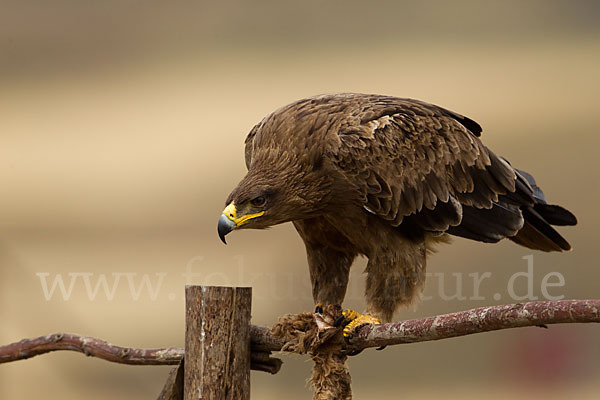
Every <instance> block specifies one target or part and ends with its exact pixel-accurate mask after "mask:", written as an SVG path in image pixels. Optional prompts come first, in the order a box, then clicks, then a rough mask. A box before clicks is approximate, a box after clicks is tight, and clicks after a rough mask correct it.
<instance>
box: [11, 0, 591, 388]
mask: <svg viewBox="0 0 600 400" xmlns="http://www.w3.org/2000/svg"><path fill="white" fill-rule="evenodd" d="M599 18H600V6H599V4H598V2H595V1H577V2H567V1H541V0H540V1H527V2H521V1H504V2H480V1H458V2H442V1H439V2H436V1H422V2H404V1H403V2H376V1H375V2H368V3H367V2H358V1H353V2H350V1H344V2H342V1H327V2H326V1H303V2H295V3H282V2H264V1H255V2H231V1H223V2H198V1H196V2H191V1H175V2H159V1H144V2H141V1H123V0H119V1H116V0H107V1H102V2H88V1H85V2H82V1H74V0H56V1H52V2H47V1H41V0H32V1H27V2H23V1H16V0H15V1H7V0H4V1H2V2H1V3H0V191H1V192H0V321H1V322H0V343H2V344H6V343H10V342H14V341H18V340H20V339H21V338H24V337H33V336H38V335H42V334H47V333H51V332H61V331H62V332H73V333H80V334H84V335H90V336H96V337H100V338H102V339H105V340H107V341H109V342H112V343H115V344H120V345H123V346H138V347H163V346H182V345H183V338H184V332H185V330H184V301H183V290H184V284H185V283H186V282H187V283H194V284H219V285H242V286H252V287H253V290H254V299H253V322H254V323H255V324H262V325H271V324H273V323H275V321H276V320H277V317H278V316H280V315H282V314H284V313H289V312H301V311H306V310H311V309H312V307H313V304H312V299H311V297H310V285H309V280H308V269H307V266H306V259H305V253H304V247H303V245H302V242H301V241H300V239H299V238H298V237H297V234H296V233H295V231H294V229H293V227H292V226H291V225H290V224H286V225H283V226H278V227H275V228H273V229H270V230H267V231H245V232H238V233H234V234H232V235H230V236H228V239H229V245H228V246H227V247H225V246H224V245H223V244H222V243H221V242H220V241H219V239H218V237H217V234H216V223H217V218H218V216H219V215H220V213H221V210H222V209H223V206H224V201H225V198H226V196H227V195H228V193H229V191H230V190H231V189H233V188H234V187H235V186H236V185H237V182H238V180H239V179H241V178H242V176H243V175H244V173H245V167H244V161H243V142H244V138H245V135H246V134H247V132H248V131H249V130H250V129H251V128H252V126H253V125H254V124H255V123H257V122H258V121H260V120H261V119H262V118H263V116H265V115H266V114H268V113H270V112H271V111H273V110H274V109H276V108H278V107H280V106H282V105H284V104H286V103H289V102H291V101H294V100H296V99H299V98H303V97H307V96H312V95H315V94H320V93H328V92H345V91H352V92H366V93H381V94H390V95H396V96H400V97H412V98H418V99H421V100H425V101H429V102H432V103H436V104H439V105H442V106H444V107H447V108H450V109H452V110H455V111H458V112H460V113H463V114H466V115H468V116H469V117H471V118H473V119H475V120H476V121H478V122H479V123H480V124H481V125H482V126H483V127H484V132H483V140H484V142H485V143H486V144H487V145H488V146H489V147H491V148H492V149H493V150H494V151H495V152H497V153H499V154H501V155H504V156H505V157H507V158H508V159H509V160H510V161H511V162H512V163H513V164H514V165H516V166H518V167H519V168H522V169H524V170H526V171H529V172H531V173H533V174H534V175H535V177H536V179H537V180H538V182H539V183H540V185H541V186H542V187H543V189H544V190H545V192H546V194H547V197H548V198H549V199H550V200H551V201H552V202H556V203H559V204H562V205H564V206H567V207H568V208H569V209H571V210H572V211H573V212H574V213H575V214H576V215H577V216H578V218H579V221H580V224H579V225H578V226H577V227H575V228H566V229H561V233H563V234H564V235H565V236H566V237H567V238H568V239H569V241H570V242H571V243H572V245H573V247H574V251H572V252H569V253H563V254H556V253H553V254H543V253H540V252H536V253H535V254H534V256H533V269H532V271H533V273H532V274H531V275H530V278H531V293H529V294H530V295H531V297H538V298H540V299H543V298H544V296H546V297H547V296H548V295H551V296H556V297H559V296H564V297H565V298H594V297H595V298H599V297H600V291H599V285H598V281H597V280H598V279H600V270H599V269H598V267H599V265H598V260H597V258H596V255H595V250H596V248H595V246H596V245H597V243H596V237H597V230H596V228H595V227H597V226H598V224H600V218H599V213H598V211H597V210H596V207H597V205H596V203H597V198H598V195H600V193H599V192H600V189H599V188H598V185H597V184H598V180H599V178H600V176H599V168H598V166H597V161H598V156H597V151H598V150H597V149H598V146H599V145H600V135H598V131H597V130H598V126H600V124H599V122H600V121H599V113H598V104H599V103H598V102H599V100H600V99H599V94H600V77H599V76H598V71H600V25H599V24H598V20H599ZM531 254H532V252H531V251H529V250H527V249H525V248H521V247H518V246H516V245H514V244H512V243H510V242H506V243H505V242H502V243H500V244H498V245H485V244H481V243H475V242H470V241H467V240H463V239H458V238H457V239H455V240H454V243H453V245H451V246H444V247H442V248H440V251H439V252H438V253H437V254H435V255H433V256H432V257H431V258H430V261H429V264H428V269H429V271H430V272H431V274H432V276H431V277H430V279H429V283H428V286H427V289H426V292H425V295H426V297H425V300H424V301H423V302H422V303H421V304H420V305H419V306H418V307H417V308H416V309H409V310H403V311H402V312H401V313H400V314H399V315H398V318H416V317H420V316H428V315H435V314H439V313H446V312H452V311H459V310H463V309H467V308H471V307H478V306H484V305H491V304H504V303H512V302H515V299H514V295H515V294H517V295H520V296H524V295H525V294H527V292H528V290H529V283H530V282H528V280H527V278H525V277H523V276H521V277H520V278H516V279H514V280H513V281H512V282H513V283H514V285H513V286H514V287H513V288H512V289H513V291H512V292H511V291H510V289H511V288H510V284H509V283H510V282H511V277H513V276H514V275H515V274H517V273H519V272H524V271H527V268H528V261H527V259H523V257H526V256H528V255H531ZM364 266H365V260H359V261H358V262H357V263H356V264H355V266H354V268H353V272H352V277H351V279H352V282H351V285H350V288H349V292H348V295H347V302H346V305H347V306H351V307H354V308H357V309H362V308H363V307H364V301H363V298H362V291H363V288H364V282H363V280H364V276H363V274H362V271H363V269H364ZM473 273H477V274H478V275H469V274H473ZM486 273H489V275H486V276H487V277H486V278H485V279H484V280H482V283H481V285H480V288H479V290H478V291H475V288H474V286H473V282H474V279H479V278H481V277H482V276H483V275H484V274H486ZM550 273H555V274H554V275H552V276H551V277H550V278H547V282H552V283H560V277H559V276H558V275H557V273H558V274H561V276H562V277H563V278H564V284H563V285H562V286H555V287H550V288H549V289H548V290H547V291H546V292H545V293H544V291H543V290H542V283H543V280H544V279H545V277H546V276H547V274H550ZM482 279H483V278H482ZM61 284H62V286H61ZM511 293H512V298H511ZM598 329H599V328H598V327H597V326H592V325H588V326H584V325H579V326H576V325H570V326H551V327H550V329H547V330H543V329H538V328H526V329H519V330H508V331H502V332H495V333H488V334H481V335H476V336H469V337H464V338H457V339H451V340H444V341H439V342H429V343H421V344H415V345H405V346H394V347H389V348H387V349H386V350H385V351H382V352H376V351H373V350H368V351H365V352H363V353H362V354H361V355H359V356H357V357H355V358H353V359H352V360H351V362H350V363H351V371H352V378H353V387H354V393H355V398H358V399H361V398H362V399H364V398H378V399H392V398H397V397H399V396H402V397H404V398H413V397H415V398H416V397H417V396H419V398H437V397H440V396H444V397H445V398H455V399H464V398H482V397H483V398H506V397H507V396H512V397H514V398H518V399H519V398H523V399H525V398H530V397H531V395H532V394H533V395H544V396H545V397H546V398H548V399H553V398H565V396H567V395H569V396H579V398H582V399H585V398H589V399H591V398H596V396H597V382H598V379H599V378H600V363H599V362H598V360H599V359H600V349H599V346H598V334H599V330H598ZM283 359H284V366H283V368H282V371H281V372H280V373H279V374H278V375H275V376H270V375H267V374H264V373H254V372H253V373H252V394H253V398H255V399H278V398H282V397H284V396H285V397H286V398H288V399H308V398H310V396H311V394H310V390H309V388H308V386H307V385H306V379H307V378H308V377H309V375H310V368H311V365H310V363H309V362H307V361H306V359H305V358H304V357H299V356H288V355H284V356H283ZM169 370H170V368H169V367H141V366H138V367H135V366H123V365H117V364H111V363H107V362H105V361H102V360H98V359H93V358H86V357H84V356H82V355H81V354H76V353H66V352H60V353H53V354H50V355H45V356H42V357H37V358H34V359H31V360H27V361H20V362H15V363H10V364H4V365H1V366H0V397H1V398H3V399H33V398H46V399H59V398H60V399H63V398H86V399H105V398H112V399H149V398H154V397H155V396H156V395H157V394H158V392H159V391H160V388H161V387H162V384H163V382H164V380H165V379H166V377H167V374H168V371H169Z"/></svg>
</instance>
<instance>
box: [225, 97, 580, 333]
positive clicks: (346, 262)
mask: <svg viewBox="0 0 600 400" xmlns="http://www.w3.org/2000/svg"><path fill="white" fill-rule="evenodd" d="M480 134H481V126H480V125H479V124H478V123H477V122H475V121H473V120H471V119H469V118H467V117H465V116H463V115H461V114H458V113H455V112H453V111H450V110H447V109H444V108H442V107H438V106H436V105H433V104H428V103H425V102H422V101H418V100H412V99H405V98H396V97H390V96H381V95H366V94H351V93H349V94H332V95H321V96H316V97H312V98H308V99H303V100H299V101H296V102H294V103H292V104H289V105H287V106H285V107H282V108H280V109H279V110H277V111H275V112H273V113H272V114H270V115H268V116H266V117H265V118H264V119H263V120H262V121H261V122H260V123H259V124H258V125H256V126H255V127H254V128H253V129H252V130H251V131H250V133H249V134H248V137H247V138H246V149H245V157H246V166H247V168H248V173H247V174H246V176H245V177H244V178H243V179H242V180H241V182H240V183H239V184H238V186H237V187H236V188H235V189H234V190H233V191H232V192H231V194H230V195H229V197H228V198H227V201H226V204H227V207H226V208H225V210H224V211H223V214H222V215H221V217H220V218H219V223H218V233H219V236H220V238H221V240H223V242H225V235H226V234H228V233H229V232H231V231H232V230H234V229H245V228H255V229H262V228H267V227H270V226H273V225H277V224H281V223H284V222H290V221H291V222H292V223H293V224H294V226H295V227H296V229H297V231H298V233H299V234H300V237H301V238H302V240H303V241H304V244H305V246H306V253H307V256H308V265H309V270H310V279H311V282H312V292H313V297H314V300H315V303H316V304H318V305H324V304H341V303H342V301H343V300H344V295H345V292H346V286H347V284H348V275H349V270H350V266H351V265H352V262H353V261H354V259H355V258H356V257H357V256H358V255H364V256H366V257H367V258H368V260H369V261H368V265H367V269H366V273H367V278H366V279H367V282H366V297H367V303H368V309H367V314H366V315H360V314H357V313H355V312H352V311H348V312H345V313H344V316H345V317H346V323H348V322H351V323H350V325H348V327H347V329H346V330H345V333H346V334H351V331H352V329H355V328H356V327H358V326H360V325H362V324H364V323H377V322H379V320H381V321H390V320H391V318H392V316H393V314H394V311H396V309H397V308H398V307H399V306H400V305H404V304H408V303H410V302H412V301H413V300H414V299H415V298H417V297H418V295H419V294H420V293H421V292H422V289H423V284H424V282H425V264H426V256H427V252H428V250H429V249H431V247H432V245H433V244H435V243H436V242H442V241H447V237H448V235H454V236H460V237H464V238H468V239H472V240H477V241H480V242H487V243H495V242H498V241H500V240H502V239H504V238H508V239H510V240H512V241H513V242H515V243H517V244H520V245H522V246H525V247H528V248H530V249H537V250H542V251H563V250H569V249H570V248H571V247H570V245H569V243H568V242H567V241H566V240H565V239H564V238H563V237H562V236H561V235H560V234H559V233H558V232H557V231H556V230H554V228H552V226H551V225H575V224H576V223H577V220H576V218H575V216H574V215H573V214H572V213H570V212H569V211H568V210H566V209H564V208H562V207H560V206H557V205H551V204H547V202H546V198H545V196H544V194H543V193H542V191H541V189H540V188H539V187H538V186H537V184H536V182H535V180H534V179H533V177H532V176H531V175H530V174H528V173H526V172H524V171H521V170H518V169H516V168H514V167H512V166H511V165H510V163H509V162H508V161H507V160H506V159H504V158H502V157H500V156H498V155H496V154H494V153H493V152H492V151H491V150H490V149H488V148H487V147H486V146H485V145H484V144H483V143H482V142H481V140H480V139H479V136H480ZM317 309H318V310H319V306H317ZM377 317H379V319H377Z"/></svg>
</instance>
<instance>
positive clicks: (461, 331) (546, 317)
mask: <svg viewBox="0 0 600 400" xmlns="http://www.w3.org/2000/svg"><path fill="white" fill-rule="evenodd" d="M584 322H600V300H559V301H536V302H530V303H519V304H508V305H501V306H491V307H481V308H475V309H472V310H468V311H461V312H457V313H452V314H445V315H438V316H435V317H428V318H423V319H415V320H407V321H401V322H392V323H388V324H382V325H375V326H365V327H363V328H361V329H360V330H359V331H358V332H357V334H356V335H355V336H354V337H353V339H352V344H351V345H350V346H349V347H350V348H351V349H364V348H368V347H379V346H385V345H388V346H389V345H394V344H403V343H415V342H425V341H430V340H439V339H447V338H452V337H457V336H464V335H470V334H473V333H482V332H489V331H495V330H499V329H509V328H519V327H525V326H536V325H550V324H563V323H584ZM250 336H251V340H252V353H253V355H252V359H253V361H254V362H257V364H256V365H255V364H254V363H253V366H252V367H253V369H257V370H263V371H265V370H266V371H268V372H271V373H274V372H276V370H278V368H269V367H268V366H265V364H264V363H267V365H268V363H269V362H270V361H269V357H268V356H267V355H265V354H259V353H265V352H269V351H279V350H281V348H282V346H283V344H284V343H283V341H282V340H280V339H278V338H276V337H274V336H273V335H271V333H270V329H269V328H265V327H261V326H255V325H252V327H251V331H250ZM56 350H71V351H78V352H81V353H84V354H85V355H88V356H93V357H98V358H102V359H104V360H107V361H111V362H116V363H122V364H130V365H175V364H178V363H179V362H180V361H181V359H182V358H183V354H184V351H183V349H179V348H173V347H168V348H161V349H136V348H128V347H120V346H115V345H112V344H109V343H107V342H105V341H103V340H100V339H96V338H92V337H86V336H79V335H74V334H67V333H57V334H53V335H46V336H41V337H38V338H34V339H23V340H21V341H20V342H16V343H12V344H9V345H5V346H0V364H2V363H6V362H11V361H17V360H23V359H27V358H31V357H34V356H37V355H40V354H45V353H49V352H51V351H56ZM271 360H276V359H271ZM277 361H279V360H277ZM260 362H262V363H263V365H260V366H259V365H258V363H260Z"/></svg>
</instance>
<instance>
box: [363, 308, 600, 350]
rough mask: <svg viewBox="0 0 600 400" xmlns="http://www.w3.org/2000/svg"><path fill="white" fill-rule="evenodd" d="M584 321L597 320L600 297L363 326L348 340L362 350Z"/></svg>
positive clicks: (481, 309) (485, 309) (473, 310)
mask: <svg viewBox="0 0 600 400" xmlns="http://www.w3.org/2000/svg"><path fill="white" fill-rule="evenodd" d="M585 322H600V300H559V301H533V302H530V303H518V304H506V305H501V306H490V307H481V308H474V309H472V310H468V311H461V312H457V313H452V314H445V315H438V316H435V317H428V318H423V319H415V320H408V321H401V322H393V323H389V324H383V325H375V326H366V327H364V328H362V329H361V330H360V331H359V332H358V334H357V335H356V336H355V338H353V341H352V342H353V348H356V349H364V348H367V347H379V346H389V345H394V344H404V343H416V342H426V341H430V340H439V339H448V338H453V337H457V336H464V335H470V334H473V333H482V332H490V331H496V330H500V329H509V328H521V327H526V326H539V325H550V324H567V323H585Z"/></svg>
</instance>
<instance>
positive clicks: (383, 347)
mask: <svg viewBox="0 0 600 400" xmlns="http://www.w3.org/2000/svg"><path fill="white" fill-rule="evenodd" d="M386 347H387V344H386V345H385V346H379V347H378V348H376V349H375V350H379V351H381V350H383V349H385V348H386Z"/></svg>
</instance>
